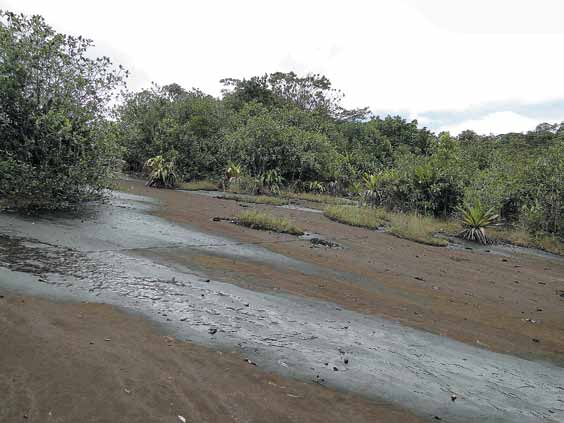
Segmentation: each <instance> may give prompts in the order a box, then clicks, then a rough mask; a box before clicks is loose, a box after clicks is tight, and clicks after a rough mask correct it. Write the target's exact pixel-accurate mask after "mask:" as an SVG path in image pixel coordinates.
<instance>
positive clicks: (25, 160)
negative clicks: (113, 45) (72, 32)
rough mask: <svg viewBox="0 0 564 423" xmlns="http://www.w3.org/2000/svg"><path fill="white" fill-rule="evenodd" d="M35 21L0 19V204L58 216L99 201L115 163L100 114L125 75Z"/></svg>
mask: <svg viewBox="0 0 564 423" xmlns="http://www.w3.org/2000/svg"><path fill="white" fill-rule="evenodd" d="M91 45H92V42H91V41H90V40H86V39H84V38H82V37H71V36H67V35H63V34H59V33H57V32H55V31H54V30H53V29H52V28H51V27H50V26H48V25H47V24H46V23H45V21H44V20H43V18H41V17H40V16H33V17H25V16H23V15H16V14H13V13H9V12H2V11H0V197H1V198H3V199H5V200H7V201H10V202H12V203H14V204H15V205H16V206H25V207H28V208H29V207H31V208H49V209H54V208H60V207H67V206H71V205H75V204H77V203H80V202H81V201H83V200H86V199H90V198H94V197H97V196H99V194H100V193H101V192H102V190H103V189H104V188H106V187H107V186H108V182H109V180H110V178H109V177H110V176H111V174H110V171H111V169H112V167H115V166H114V165H115V162H116V159H117V150H116V145H115V143H114V142H112V139H113V137H112V129H111V125H110V124H109V123H108V122H107V121H106V112H107V110H106V107H107V104H108V101H109V100H110V98H111V96H112V93H113V92H114V89H115V88H116V87H118V86H119V85H121V84H122V81H123V78H124V76H125V71H122V70H121V69H115V68H114V67H113V66H112V64H111V62H110V60H109V59H108V58H107V57H102V58H99V59H92V58H90V56H88V54H87V50H88V48H89V47H90V46H91Z"/></svg>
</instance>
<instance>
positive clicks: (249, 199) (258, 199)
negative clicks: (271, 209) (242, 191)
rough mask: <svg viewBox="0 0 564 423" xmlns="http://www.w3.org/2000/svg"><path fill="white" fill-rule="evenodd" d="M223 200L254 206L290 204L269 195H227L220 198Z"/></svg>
mask: <svg viewBox="0 0 564 423" xmlns="http://www.w3.org/2000/svg"><path fill="white" fill-rule="evenodd" d="M217 198H220V199H222V200H234V201H239V202H241V203H253V204H268V205H271V206H283V205H285V204H288V200H284V199H282V198H278V197H271V196H269V195H239V194H225V195H222V196H219V197H217Z"/></svg>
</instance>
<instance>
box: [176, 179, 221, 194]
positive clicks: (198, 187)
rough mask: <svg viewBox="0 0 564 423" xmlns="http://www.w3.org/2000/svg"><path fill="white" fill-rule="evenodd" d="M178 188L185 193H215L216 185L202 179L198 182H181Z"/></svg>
mask: <svg viewBox="0 0 564 423" xmlns="http://www.w3.org/2000/svg"><path fill="white" fill-rule="evenodd" d="M178 188H179V189H185V190H187V191H217V183H216V182H214V181H210V180H209V179H202V180H200V181H190V182H182V183H180V184H178Z"/></svg>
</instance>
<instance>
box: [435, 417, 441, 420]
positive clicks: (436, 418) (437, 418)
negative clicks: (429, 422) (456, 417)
mask: <svg viewBox="0 0 564 423" xmlns="http://www.w3.org/2000/svg"><path fill="white" fill-rule="evenodd" d="M434 419H435V420H442V419H441V418H440V417H439V416H435V417H434Z"/></svg>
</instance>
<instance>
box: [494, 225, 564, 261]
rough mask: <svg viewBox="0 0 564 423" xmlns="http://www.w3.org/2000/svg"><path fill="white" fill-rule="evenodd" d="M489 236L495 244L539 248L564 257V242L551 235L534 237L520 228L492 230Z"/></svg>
mask: <svg viewBox="0 0 564 423" xmlns="http://www.w3.org/2000/svg"><path fill="white" fill-rule="evenodd" d="M489 235H490V238H491V239H492V240H494V241H495V242H506V243H508V244H512V245H517V246H519V247H528V248H538V249H540V250H544V251H548V252H549V253H553V254H557V255H560V256H564V242H562V241H561V240H559V239H557V238H554V237H552V236H550V235H536V236H535V235H533V234H531V233H529V232H527V231H526V230H524V229H520V228H490V229H489Z"/></svg>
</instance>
